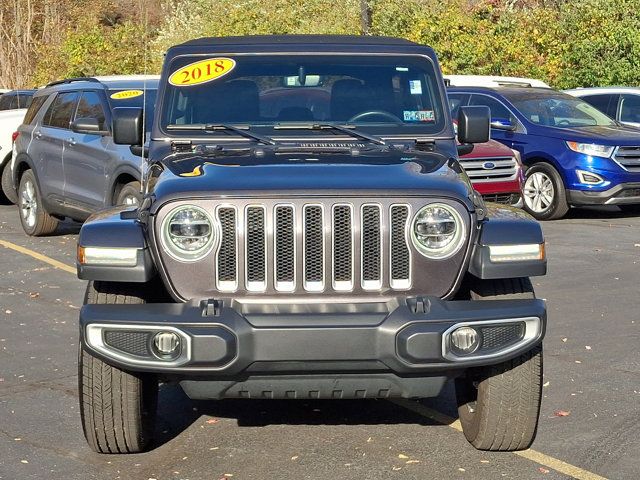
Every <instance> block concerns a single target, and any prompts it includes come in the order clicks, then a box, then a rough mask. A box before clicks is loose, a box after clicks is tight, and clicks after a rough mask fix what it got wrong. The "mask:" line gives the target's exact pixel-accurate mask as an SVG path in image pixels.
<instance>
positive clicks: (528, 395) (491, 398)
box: [456, 278, 542, 451]
mask: <svg viewBox="0 0 640 480" xmlns="http://www.w3.org/2000/svg"><path fill="white" fill-rule="evenodd" d="M470 296H471V299H472V300H507V299H508V300H511V299H531V298H535V294H534V292H533V287H532V285H531V282H530V281H529V279H528V278H514V279H500V280H475V281H474V282H473V283H472V285H471V287H470ZM456 398H457V401H458V415H459V416H460V422H461V424H462V430H463V432H464V435H465V437H466V438H467V440H468V441H469V442H470V443H471V444H472V445H473V446H474V447H476V448H477V449H479V450H490V451H513V450H523V449H526V448H529V446H530V445H531V443H533V440H534V439H535V436H536V430H537V426H538V417H539V414H540V402H541V398H542V345H538V346H536V347H534V348H533V349H531V350H530V351H528V352H526V353H524V354H522V355H520V356H518V357H516V358H514V359H512V360H509V361H507V362H503V363H500V364H498V365H492V366H487V367H478V368H472V369H469V370H468V371H467V372H466V374H465V376H464V377H461V378H458V379H456Z"/></svg>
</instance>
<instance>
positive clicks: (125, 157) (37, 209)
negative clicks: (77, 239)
mask: <svg viewBox="0 0 640 480" xmlns="http://www.w3.org/2000/svg"><path fill="white" fill-rule="evenodd" d="M157 85H158V78H157V77H148V76H146V77H143V76H120V77H100V78H93V77H91V78H72V79H67V80H61V81H58V82H53V83H50V84H49V85H47V87H46V88H44V89H41V90H38V91H37V92H36V94H35V95H34V98H33V102H32V104H31V106H30V108H29V110H28V111H27V114H26V116H25V119H24V122H23V124H22V125H21V126H20V127H19V128H18V136H17V138H16V139H15V144H14V161H13V164H12V186H13V188H14V189H16V190H17V194H18V207H19V211H20V220H21V222H22V227H23V228H24V231H25V232H26V233H27V234H28V235H33V236H39V235H47V234H50V233H53V232H54V231H55V229H56V227H57V225H58V222H59V220H61V219H63V218H65V217H68V218H71V219H73V220H77V221H84V220H86V219H87V218H88V217H89V216H90V215H91V214H92V213H95V212H97V211H98V210H101V209H103V208H105V207H109V206H112V205H121V204H130V205H137V204H138V203H139V201H140V199H141V193H140V178H141V172H142V170H143V162H142V158H141V154H142V147H128V146H123V145H116V144H115V143H114V142H113V137H112V127H111V116H112V110H113V108H116V107H137V108H139V107H143V106H144V107H146V108H145V110H146V117H149V118H151V117H150V115H152V110H153V104H154V102H155V96H156V89H157Z"/></svg>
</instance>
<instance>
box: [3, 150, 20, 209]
mask: <svg viewBox="0 0 640 480" xmlns="http://www.w3.org/2000/svg"><path fill="white" fill-rule="evenodd" d="M1 183H2V192H0V203H3V204H5V205H8V204H14V205H15V204H16V203H18V194H17V193H16V191H15V189H14V188H13V184H12V182H11V160H8V161H6V162H5V164H4V168H3V169H2V182H1Z"/></svg>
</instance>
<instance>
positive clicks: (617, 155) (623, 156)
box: [613, 146, 640, 172]
mask: <svg viewBox="0 0 640 480" xmlns="http://www.w3.org/2000/svg"><path fill="white" fill-rule="evenodd" d="M613 159H614V160H615V161H616V162H618V164H619V165H620V166H621V167H622V168H624V169H625V170H627V171H628V172H640V146H638V147H618V148H616V150H615V152H614V154H613Z"/></svg>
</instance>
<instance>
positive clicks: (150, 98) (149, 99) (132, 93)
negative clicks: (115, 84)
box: [107, 85, 158, 131]
mask: <svg viewBox="0 0 640 480" xmlns="http://www.w3.org/2000/svg"><path fill="white" fill-rule="evenodd" d="M143 88H144V87H143V86H142V85H140V88H127V89H124V88H118V89H110V90H109V91H108V92H107V97H108V98H109V103H110V104H111V108H116V107H138V108H140V107H142V106H143V105H142V101H143V99H144V117H145V118H144V123H145V130H146V131H150V130H151V121H152V120H153V113H154V110H155V104H156V97H157V95H158V90H157V89H156V88H155V87H154V88H149V87H147V88H146V89H145V90H144V92H143Z"/></svg>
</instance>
